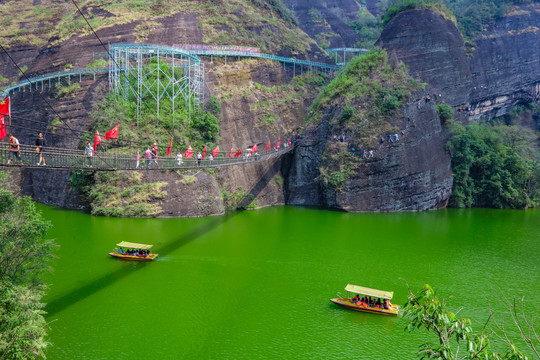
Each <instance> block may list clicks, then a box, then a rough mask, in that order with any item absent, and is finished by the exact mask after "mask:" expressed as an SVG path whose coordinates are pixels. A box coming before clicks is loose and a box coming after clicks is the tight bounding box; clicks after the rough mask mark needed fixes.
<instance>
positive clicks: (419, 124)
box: [287, 101, 452, 211]
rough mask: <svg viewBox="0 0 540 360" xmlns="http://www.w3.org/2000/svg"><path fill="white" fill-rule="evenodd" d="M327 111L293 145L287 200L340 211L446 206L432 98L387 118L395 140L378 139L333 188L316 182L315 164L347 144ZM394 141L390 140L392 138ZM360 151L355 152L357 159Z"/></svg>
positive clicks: (447, 172) (448, 183)
mask: <svg viewBox="0 0 540 360" xmlns="http://www.w3.org/2000/svg"><path fill="white" fill-rule="evenodd" d="M335 115H336V114H332V113H330V114H329V115H328V116H327V117H326V118H325V119H324V120H323V121H322V122H321V123H320V124H319V125H318V126H316V127H312V128H308V129H307V130H306V131H305V132H304V134H303V136H302V140H301V142H300V145H299V146H298V147H297V149H296V151H295V154H294V159H293V163H292V168H291V173H290V176H289V178H288V186H287V203H288V204H291V205H310V206H321V207H327V208H332V209H339V210H345V211H406V210H427V209H435V208H439V207H444V206H446V203H447V201H448V198H449V196H450V193H451V190H452V172H451V168H450V156H449V154H448V153H447V152H446V151H445V149H444V143H445V134H444V132H443V129H442V127H441V124H440V120H439V117H438V115H437V112H436V110H435V106H434V104H433V103H432V102H430V103H425V102H422V104H421V106H420V107H418V103H417V102H416V101H414V102H410V103H407V104H405V105H404V106H403V107H402V109H400V111H399V113H398V115H396V116H394V117H392V118H391V119H389V120H388V121H389V122H390V123H391V124H392V125H393V127H394V129H398V130H396V132H397V133H398V136H399V140H397V141H395V140H394V142H387V140H386V139H387V136H385V134H380V135H381V136H384V141H383V142H379V143H378V144H377V145H376V146H375V147H374V148H373V147H372V148H371V149H373V150H374V157H373V158H368V159H361V160H359V161H361V164H360V166H359V167H358V169H357V170H356V171H355V174H354V176H352V177H351V178H350V179H349V180H347V181H346V182H345V184H344V186H343V187H342V188H340V189H338V190H336V189H334V188H332V187H331V186H328V184H325V183H324V182H323V181H321V173H320V168H321V165H322V162H323V156H324V153H325V151H327V149H331V151H339V149H337V148H338V147H343V146H346V145H345V144H341V143H339V142H336V141H335V139H334V138H333V134H334V133H333V132H332V130H331V126H330V125H329V122H331V121H332V117H333V116H335ZM394 139H395V138H394ZM361 154H362V151H361V149H360V151H357V152H356V153H355V156H356V157H358V158H359V159H360V157H361Z"/></svg>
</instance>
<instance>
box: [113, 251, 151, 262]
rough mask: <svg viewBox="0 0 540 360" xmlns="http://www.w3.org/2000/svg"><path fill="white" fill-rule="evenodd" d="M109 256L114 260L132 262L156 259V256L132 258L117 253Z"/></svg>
mask: <svg viewBox="0 0 540 360" xmlns="http://www.w3.org/2000/svg"><path fill="white" fill-rule="evenodd" d="M109 255H111V256H113V257H115V258H119V259H124V260H134V261H152V260H155V259H156V258H157V257H158V254H148V255H146V256H133V255H125V254H119V253H117V252H110V253H109Z"/></svg>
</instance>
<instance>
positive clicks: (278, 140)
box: [276, 138, 281, 150]
mask: <svg viewBox="0 0 540 360" xmlns="http://www.w3.org/2000/svg"><path fill="white" fill-rule="evenodd" d="M280 141H281V139H280V138H278V139H277V144H276V150H277V149H279V142H280Z"/></svg>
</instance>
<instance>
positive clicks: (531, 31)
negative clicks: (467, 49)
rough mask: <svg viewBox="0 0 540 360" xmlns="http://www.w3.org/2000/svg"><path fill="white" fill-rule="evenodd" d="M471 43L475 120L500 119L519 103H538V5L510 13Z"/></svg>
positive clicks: (472, 102) (539, 96)
mask: <svg viewBox="0 0 540 360" xmlns="http://www.w3.org/2000/svg"><path fill="white" fill-rule="evenodd" d="M474 42H475V44H476V46H475V49H474V51H473V53H472V57H471V59H470V67H471V73H472V76H473V81H472V92H471V96H470V103H471V105H472V108H473V109H472V110H473V111H472V116H473V117H474V118H480V117H482V116H483V117H485V118H493V117H496V116H501V115H504V114H505V113H506V112H507V111H508V110H510V109H512V108H513V107H514V106H515V105H516V104H518V103H526V102H531V101H539V100H540V4H531V5H529V6H521V7H519V8H515V9H513V10H512V11H510V12H509V13H508V14H507V16H505V17H503V18H501V19H500V20H498V21H496V22H495V23H493V24H491V25H489V26H488V27H487V28H486V29H485V31H483V32H482V33H481V34H480V35H479V36H478V37H476V38H475V39H474Z"/></svg>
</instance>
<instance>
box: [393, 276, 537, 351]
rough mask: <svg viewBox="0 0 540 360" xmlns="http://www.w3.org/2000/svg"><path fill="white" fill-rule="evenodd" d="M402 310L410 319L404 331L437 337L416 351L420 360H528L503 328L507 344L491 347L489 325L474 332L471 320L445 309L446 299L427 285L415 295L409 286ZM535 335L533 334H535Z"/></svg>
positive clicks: (493, 335)
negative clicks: (498, 349)
mask: <svg viewBox="0 0 540 360" xmlns="http://www.w3.org/2000/svg"><path fill="white" fill-rule="evenodd" d="M407 287H408V285H407ZM402 310H403V315H404V317H406V318H408V319H409V324H408V325H407V328H406V330H408V331H409V332H412V331H414V330H415V329H422V328H424V329H426V330H428V331H429V332H431V333H432V334H434V335H435V336H436V337H437V339H438V340H439V343H438V344H433V343H430V342H425V343H423V344H422V345H421V346H420V350H418V352H417V354H418V356H419V358H420V359H440V360H457V359H466V360H476V359H478V360H480V359H482V360H486V359H490V360H491V359H493V360H525V359H528V358H527V356H526V355H525V354H524V353H523V352H522V351H520V350H518V349H517V347H516V346H515V344H514V343H513V342H512V341H511V340H510V338H509V336H507V334H506V330H505V329H504V328H502V330H503V336H504V339H503V342H504V343H505V344H506V345H507V348H506V350H505V352H504V353H499V352H496V351H494V350H493V349H492V348H491V338H493V337H498V335H497V334H496V333H495V332H494V331H491V330H492V329H491V328H489V327H487V323H486V325H485V326H484V329H483V330H482V332H481V333H480V334H478V333H475V332H474V331H473V329H472V325H471V320H470V319H467V318H458V317H457V315H456V314H455V313H453V312H451V311H448V310H446V299H442V300H441V299H439V298H438V297H437V296H436V293H435V291H434V290H433V289H432V288H431V286H429V285H424V287H423V289H422V290H421V292H420V294H419V295H418V296H417V295H415V294H413V293H412V291H411V290H410V288H409V295H408V297H407V302H406V303H405V305H404V306H403V308H402ZM490 318H491V317H490ZM488 322H489V319H488ZM527 325H529V322H527ZM529 329H530V328H529ZM486 330H488V331H489V333H488V332H486ZM519 330H520V332H521V334H523V333H525V330H523V331H522V329H519ZM533 330H534V329H533ZM529 334H530V333H529ZM534 334H535V335H536V333H534ZM524 339H525V338H524ZM537 339H538V337H537ZM525 340H527V339H525ZM529 340H531V341H530V342H531V343H532V342H533V341H534V340H533V339H532V338H531V336H530V335H529ZM528 344H529V342H528ZM529 346H530V345H529ZM532 349H533V350H534V352H535V353H536V354H537V355H538V353H537V352H536V351H535V349H534V345H533V347H532Z"/></svg>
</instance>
